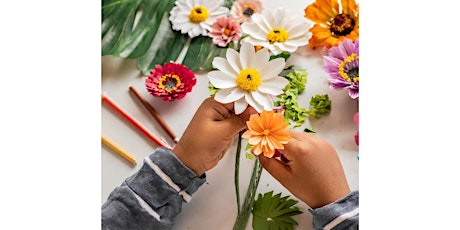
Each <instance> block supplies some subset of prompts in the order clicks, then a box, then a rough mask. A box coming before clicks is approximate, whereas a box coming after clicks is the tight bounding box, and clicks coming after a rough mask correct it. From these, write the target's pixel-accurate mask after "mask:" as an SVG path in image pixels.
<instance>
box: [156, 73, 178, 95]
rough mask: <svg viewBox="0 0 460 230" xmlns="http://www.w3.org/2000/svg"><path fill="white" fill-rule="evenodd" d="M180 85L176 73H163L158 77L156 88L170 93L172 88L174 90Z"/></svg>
mask: <svg viewBox="0 0 460 230" xmlns="http://www.w3.org/2000/svg"><path fill="white" fill-rule="evenodd" d="M180 85H181V81H180V77H179V76H177V75H176V74H173V75H171V74H169V73H168V74H165V75H163V76H162V77H161V78H160V81H159V82H158V88H159V89H163V90H166V92H168V93H170V92H171V91H173V90H176V89H177V87H179V86H180Z"/></svg>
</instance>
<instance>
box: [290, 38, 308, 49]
mask: <svg viewBox="0 0 460 230" xmlns="http://www.w3.org/2000/svg"><path fill="white" fill-rule="evenodd" d="M284 44H285V45H289V46H296V47H299V46H304V45H306V44H308V38H307V37H301V38H297V39H289V40H287V41H286V42H284Z"/></svg>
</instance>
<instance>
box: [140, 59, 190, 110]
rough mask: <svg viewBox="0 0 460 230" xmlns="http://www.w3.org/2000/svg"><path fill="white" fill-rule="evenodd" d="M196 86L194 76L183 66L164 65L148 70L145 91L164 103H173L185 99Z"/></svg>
mask: <svg viewBox="0 0 460 230" xmlns="http://www.w3.org/2000/svg"><path fill="white" fill-rule="evenodd" d="M195 84H196V78H195V74H194V73H193V72H192V71H190V70H189V68H188V67H187V66H185V65H182V64H179V63H173V62H171V63H165V64H164V66H161V65H157V66H156V67H155V69H152V70H150V75H148V76H147V78H146V80H145V86H146V87H147V91H148V92H149V93H150V94H151V95H153V96H155V97H161V99H163V100H164V101H174V100H176V99H181V98H183V97H185V95H186V94H187V93H188V92H191V91H192V88H193V86H195Z"/></svg>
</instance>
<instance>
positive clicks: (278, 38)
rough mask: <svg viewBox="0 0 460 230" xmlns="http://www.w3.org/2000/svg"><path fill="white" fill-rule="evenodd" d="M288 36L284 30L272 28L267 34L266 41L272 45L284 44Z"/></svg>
mask: <svg viewBox="0 0 460 230" xmlns="http://www.w3.org/2000/svg"><path fill="white" fill-rule="evenodd" d="M288 36H289V34H288V33H287V32H286V30H284V29H283V28H279V27H276V28H273V29H272V30H270V32H268V34H267V40H268V42H270V44H273V43H275V42H285V41H287V40H288Z"/></svg>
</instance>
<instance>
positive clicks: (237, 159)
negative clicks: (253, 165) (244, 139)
mask: <svg viewBox="0 0 460 230" xmlns="http://www.w3.org/2000/svg"><path fill="white" fill-rule="evenodd" d="M241 134H242V132H240V133H239V134H238V146H237V147H236V157H235V190H236V205H237V206H238V215H239V214H240V180H239V171H240V155H241Z"/></svg>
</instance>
